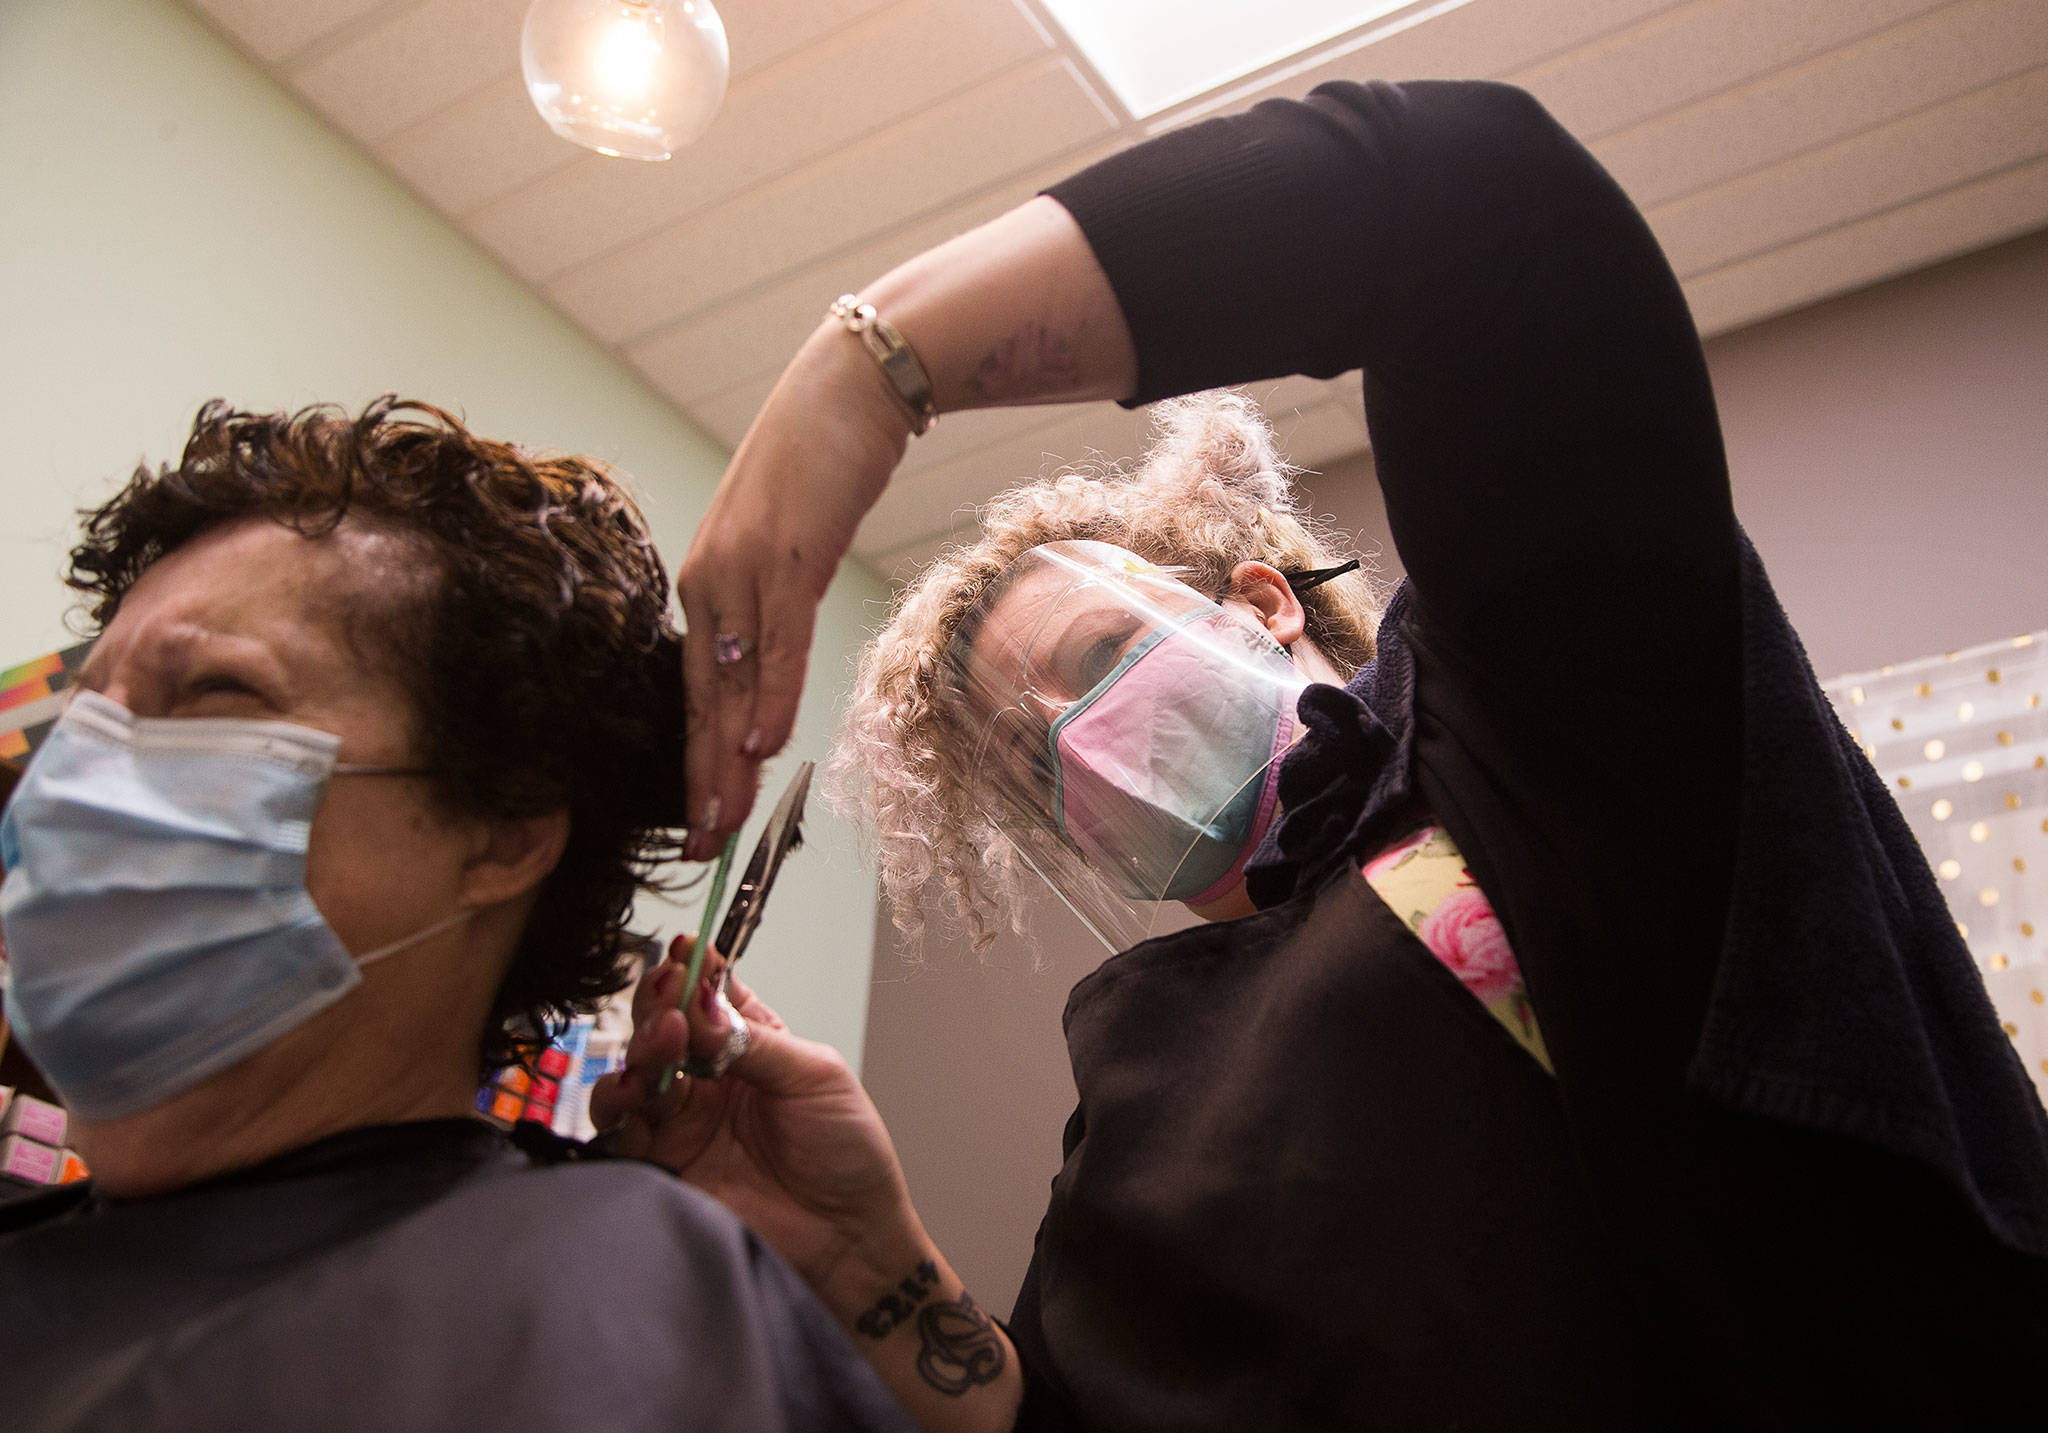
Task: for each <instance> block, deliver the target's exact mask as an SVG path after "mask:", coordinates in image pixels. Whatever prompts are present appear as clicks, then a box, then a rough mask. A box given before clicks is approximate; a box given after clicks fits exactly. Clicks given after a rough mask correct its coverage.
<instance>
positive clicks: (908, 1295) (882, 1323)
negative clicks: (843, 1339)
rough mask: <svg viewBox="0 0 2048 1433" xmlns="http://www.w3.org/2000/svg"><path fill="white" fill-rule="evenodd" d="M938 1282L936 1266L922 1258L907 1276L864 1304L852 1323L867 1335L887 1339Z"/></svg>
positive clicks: (937, 1267) (926, 1297)
mask: <svg viewBox="0 0 2048 1433" xmlns="http://www.w3.org/2000/svg"><path fill="white" fill-rule="evenodd" d="M938 1282H939V1266H938V1265H937V1264H934V1263H933V1262H932V1261H931V1260H929V1259H926V1260H925V1261H924V1262H923V1263H921V1264H919V1265H918V1266H917V1267H916V1268H915V1269H913V1270H911V1272H910V1276H909V1277H908V1278H906V1279H903V1280H901V1281H899V1282H898V1283H897V1285H896V1287H895V1288H893V1289H891V1290H889V1292H888V1293H886V1294H884V1295H882V1297H880V1298H879V1299H876V1300H875V1301H874V1302H873V1303H872V1304H870V1305H868V1307H867V1309H866V1310H865V1311H864V1312H863V1313H862V1314H861V1316H860V1317H859V1318H857V1319H855V1320H854V1321H853V1326H854V1327H855V1328H857V1329H859V1330H860V1331H861V1332H862V1333H864V1334H866V1335H867V1336H868V1337H869V1338H887V1337H888V1336H889V1335H890V1333H892V1332H893V1331H894V1330H895V1329H896V1327H897V1326H898V1325H900V1324H905V1323H908V1322H909V1321H910V1318H911V1316H912V1315H913V1314H915V1313H916V1312H917V1306H918V1305H919V1304H921V1303H923V1302H924V1301H925V1300H926V1299H928V1298H930V1297H931V1292H932V1290H933V1289H934V1288H936V1287H937V1286H938Z"/></svg>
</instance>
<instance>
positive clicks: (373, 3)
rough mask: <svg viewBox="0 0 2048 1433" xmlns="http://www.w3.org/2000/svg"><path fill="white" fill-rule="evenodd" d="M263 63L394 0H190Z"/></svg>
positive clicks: (387, 6)
mask: <svg viewBox="0 0 2048 1433" xmlns="http://www.w3.org/2000/svg"><path fill="white" fill-rule="evenodd" d="M187 3H188V4H190V5H191V6H192V8H193V9H195V10H197V11H199V12H200V13H201V14H204V15H206V16H207V17H208V18H210V19H211V20H212V21H213V22H214V23H215V24H216V25H218V26H220V27H221V28H222V29H223V30H225V31H227V32H228V33H229V34H231V35H233V36H234V37H235V39H236V40H237V41H239V42H240V43H241V45H242V47H243V48H244V49H246V50H248V51H249V53H250V54H252V55H255V56H256V57H257V58H258V59H262V60H272V61H275V60H281V59H283V58H285V56H287V55H291V54H294V53H296V52H297V51H299V50H303V49H304V48H305V47H306V46H307V45H309V44H311V43H312V42H313V41H315V40H317V39H319V38H320V37H321V36H322V35H326V34H330V33H332V32H333V31H334V30H337V29H339V28H340V27H341V26H343V25H346V24H347V23H348V22H349V21H351V20H357V19H360V18H362V17H363V16H364V15H367V14H369V13H370V12H371V11H372V10H375V9H378V8H379V7H382V8H386V9H388V8H390V6H391V0H288V3H286V0H187Z"/></svg>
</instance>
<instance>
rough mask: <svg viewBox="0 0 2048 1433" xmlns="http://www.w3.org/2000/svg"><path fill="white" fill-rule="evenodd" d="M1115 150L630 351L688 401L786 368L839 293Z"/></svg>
mask: <svg viewBox="0 0 2048 1433" xmlns="http://www.w3.org/2000/svg"><path fill="white" fill-rule="evenodd" d="M1110 152H1111V151H1109V150H1103V151H1098V152H1097V153H1093V154H1084V155H1079V156H1076V157H1074V158H1072V159H1069V160H1065V161H1062V162H1061V163H1060V164H1058V165H1055V166H1053V167H1051V168H1048V169H1042V170H1039V171H1038V172H1037V173H1034V174H1032V175H1030V176H1029V177H1027V178H1024V179H1020V180H1018V181H1016V182H1015V183H1013V184H1006V185H1003V186H1002V187H1001V188H998V189H996V190H993V191H992V192H990V193H988V194H986V195H983V196H982V197H980V198H978V199H974V200H970V201H969V202H967V203H965V204H961V205H957V206H955V207H953V208H950V209H947V210H946V211H945V212H944V213H942V214H940V215H939V216H938V217H937V218H935V219H931V220H927V221H925V222H923V223H919V224H913V225H911V226H910V227H909V228H906V229H899V230H897V231H895V232H894V233H892V234H890V235H889V236H888V237H887V238H885V239H882V240H879V241H878V242H876V243H873V244H869V245H867V246H865V247H863V248H860V249H856V250H854V251H853V252H851V253H849V254H846V255H844V256H843V257H840V258H836V259H833V260H831V261H830V262H828V263H824V264H820V265H817V266H815V267H813V268H808V269H804V270H802V271H801V272H799V273H797V274H794V275H792V276H791V277H790V278H787V279H785V280H783V281H782V282H780V283H777V284H775V285H774V286H773V287H771V288H767V289H764V290H762V291H761V292H759V293H756V294H751V295H748V296H747V297H745V298H743V299H740V300H738V301H736V302H734V303H730V304H726V305H723V306H721V307H719V308H716V309H713V310H710V311H709V312H707V313H705V314H703V315H702V316H700V317H697V318H694V319H692V320H690V321H689V322H688V323H685V324H682V325H680V326H677V327H673V328H669V329H665V330H662V331H660V332H657V333H656V334H654V335H653V336H651V337H649V338H647V339H644V340H642V341H640V342H638V343H636V344H635V345H634V346H633V347H632V348H631V349H630V350H628V353H629V356H630V357H631V358H632V360H633V361H634V363H635V364H636V365H638V367H639V368H640V370H641V371H642V372H643V373H645V374H646V375H647V376H648V377H649V378H650V379H652V380H653V382H654V383H655V385H656V386H657V387H659V388H660V389H661V390H662V391H663V392H664V393H667V394H669V395H670V396H671V397H673V398H675V399H677V400H678V401H680V402H683V403H686V404H687V403H688V402H690V401H691V400H692V399H694V398H696V397H697V396H698V395H699V394H701V393H710V392H716V391H719V390H721V389H724V388H726V387H729V386H730V385H731V384H732V382H733V381H734V376H735V375H746V376H750V377H751V376H753V375H755V374H759V373H764V372H774V371H776V370H779V369H780V368H781V367H782V365H783V364H785V363H787V362H788V361H789V358H790V355H791V354H793V353H795V352H796V348H797V345H798V344H800V343H802V342H803V340H804V337H805V336H806V335H807V334H809V333H810V331H811V330H812V329H813V328H814V327H816V326H817V323H818V320H819V319H821V318H822V317H824V313H825V307H826V305H828V304H829V303H830V302H831V301H832V299H833V298H834V297H836V296H838V295H839V294H842V293H846V292H848V291H850V290H857V289H859V288H861V287H862V286H863V285H865V284H867V283H869V282H871V281H873V280H874V279H876V278H878V277H880V276H881V275H883V274H885V273H887V272H888V271H889V270H890V269H893V268H894V267H896V265H898V264H900V263H902V262H903V261H904V260H905V259H909V258H911V257H913V256H915V255H917V254H921V253H923V252H924V251H925V250H926V249H929V248H931V247H933V246H934V245H936V244H941V243H944V242H945V241H946V240H947V239H950V238H952V237H953V236H954V235H955V234H961V233H965V232H966V231H967V230H969V229H972V228H974V227H975V226H976V225H979V224H982V223H984V222H986V221H987V220H990V219H993V218H995V217H996V216H997V215H999V214H1002V213H1004V212H1006V211H1007V210H1009V209H1012V208H1015V207H1016V206H1017V205H1019V204H1021V203H1023V202H1024V201H1025V200H1026V199H1029V198H1030V197H1031V196H1032V195H1034V194H1036V193H1037V192H1038V191H1039V190H1041V189H1043V188H1045V187H1046V186H1047V185H1049V184H1051V183H1053V182H1054V181H1055V180H1058V179H1061V178H1064V177H1065V176H1066V175H1068V174H1070V173H1072V172H1073V171H1074V170H1077V169H1082V168H1085V167H1086V166H1087V165H1088V164H1090V163H1092V162H1094V160H1096V159H1098V158H1100V157H1101V156H1102V155H1103V154H1107V153H1110Z"/></svg>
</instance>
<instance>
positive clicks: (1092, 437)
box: [855, 403, 1151, 552]
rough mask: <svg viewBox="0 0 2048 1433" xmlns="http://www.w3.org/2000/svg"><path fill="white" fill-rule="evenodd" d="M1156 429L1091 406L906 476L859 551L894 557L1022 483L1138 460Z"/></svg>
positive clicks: (1141, 418) (878, 509)
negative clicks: (896, 551)
mask: <svg viewBox="0 0 2048 1433" xmlns="http://www.w3.org/2000/svg"><path fill="white" fill-rule="evenodd" d="M1150 428H1151V419H1150V417H1149V416H1148V415H1147V414H1146V413H1145V412H1144V411H1143V410H1139V411H1137V412H1131V411H1129V410H1126V409H1123V408H1119V407H1117V406H1116V405H1115V404H1113V403H1090V404H1086V405H1084V406H1082V407H1080V408H1078V409H1076V410H1075V411H1074V413H1073V415H1072V416H1071V417H1069V418H1067V419H1065V420H1064V421H1062V422H1059V423H1056V424H1054V425H1053V426H1052V427H1049V428H1040V429H1037V430H1036V431H1034V432H1032V433H1029V434H1027V435H1025V436H1024V437H1021V438H1013V439H1011V440H1009V441H1008V442H1003V443H995V444H992V445H990V446H989V447H986V448H982V449H979V450H978V451H976V452H972V453H969V454H967V455H966V456H965V457H962V458H957V459H955V460H954V461H952V462H950V463H946V464H943V465H941V466H939V467H935V468H929V469H927V470H925V471H924V472H921V473H915V474H909V475H906V476H905V477H904V479H903V480H902V481H900V482H894V483H891V484H890V485H889V488H888V490H887V491H886V492H884V493H883V494H882V499H881V501H880V502H878V503H876V504H875V506H874V510H873V511H872V512H870V513H869V514H868V517H867V521H866V522H864V523H862V524H861V527H860V532H859V534H858V535H857V536H856V538H855V545H856V547H858V548H859V549H860V550H861V551H865V552H887V551H891V550H893V549H895V548H899V547H903V546H906V545H907V544H909V543H911V542H913V541H915V540H916V539H918V538H921V537H928V536H930V535H932V534H933V533H938V532H944V531H946V530H948V529H950V528H955V527H958V526H959V525H960V523H961V521H962V519H963V518H964V517H966V515H967V514H968V513H969V512H970V511H971V510H972V509H973V508H975V507H976V506H977V505H979V504H981V503H984V502H987V501H988V500H989V499H990V498H991V497H993V496H994V495H995V494H997V493H998V492H1001V491H1003V490H1004V489H1006V488H1009V487H1012V486H1014V485H1016V484H1018V483H1023V482H1030V481H1032V480H1034V479H1036V478H1040V477H1045V476H1048V475H1050V474H1052V473H1055V472H1058V471H1059V470H1060V469H1062V468H1067V467H1074V466H1080V465H1085V464H1091V463H1095V462H1098V461H1100V462H1110V463H1113V462H1117V461H1121V460H1122V459H1125V458H1129V457H1133V456H1135V455H1136V454H1137V453H1139V452H1140V451H1142V450H1143V448H1144V446H1145V439H1146V435H1147V433H1148V432H1149V430H1150Z"/></svg>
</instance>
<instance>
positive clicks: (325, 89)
mask: <svg viewBox="0 0 2048 1433" xmlns="http://www.w3.org/2000/svg"><path fill="white" fill-rule="evenodd" d="M525 15H526V0H421V3H420V4H418V5H416V6H414V7H412V8H411V9H409V10H404V11H401V12H399V13H398V14H396V15H394V16H392V17H391V18H390V19H389V20H387V21H385V22H384V23H383V24H381V25H378V26H376V27H374V28H372V29H371V30H369V31H367V32H365V33H364V34H362V35H359V36H357V37H356V38H355V39H353V40H351V41H349V42H348V43H347V44H344V45H341V46H339V47H337V48H335V49H332V50H327V49H323V50H321V51H320V53H319V54H317V55H316V56H314V57H313V58H312V59H310V60H307V61H305V62H304V63H302V64H297V65H293V66H292V67H291V68H290V71H289V74H290V78H291V81H292V83H293V84H294V85H296V86H298V88H299V91H300V92H301V93H302V94H304V95H305V96H306V98H307V99H309V100H311V101H312V102H313V104H314V105H315V106H317V107H318V108H319V109H320V111H321V112H322V113H324V114H325V115H327V116H328V118H330V119H332V120H333V121H334V122H335V123H336V124H339V125H340V126H341V127H342V128H343V129H345V130H347V131H348V132H349V133H350V134H352V135H354V136H355V137H356V138H357V139H359V140H361V141H363V142H364V143H365V144H374V143H376V141H378V140H380V139H383V138H385V137H387V136H389V135H392V134H396V133H397V132H398V131H399V130H401V129H403V128H405V127H406V126H407V125H409V124H413V123H415V122H416V121H418V120H421V119H424V118H426V117H427V116H428V115H430V114H432V113H434V111H436V110H438V109H440V108H441V107H442V106H443V105H445V104H447V103H449V102H450V101H451V100H454V99H457V98H459V97H461V96H463V95H466V94H468V93H469V92H470V91H471V90H474V89H478V88H480V87H481V86H483V85H485V84H487V83H489V82H490V81H491V80H494V79H497V78H499V77H500V76H503V75H506V74H510V73H514V72H516V71H517V70H518V68H519V25H520V21H521V20H522V19H524V18H525Z"/></svg>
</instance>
